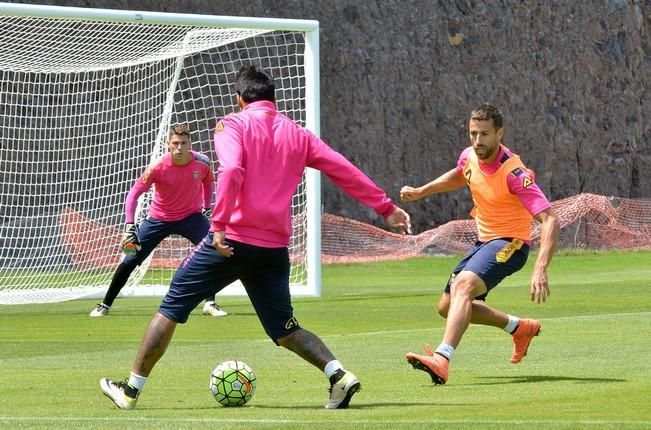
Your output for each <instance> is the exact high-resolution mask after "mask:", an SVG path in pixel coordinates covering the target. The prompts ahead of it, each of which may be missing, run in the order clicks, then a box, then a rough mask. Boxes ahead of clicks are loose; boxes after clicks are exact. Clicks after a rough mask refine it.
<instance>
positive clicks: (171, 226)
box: [122, 213, 210, 266]
mask: <svg viewBox="0 0 651 430" xmlns="http://www.w3.org/2000/svg"><path fill="white" fill-rule="evenodd" d="M209 229H210V224H209V223H208V220H207V219H206V218H205V217H204V216H203V215H201V213H196V214H192V215H190V216H188V217H186V218H183V219H182V220H179V221H161V220H158V219H155V218H151V217H147V218H145V219H144V220H142V222H141V223H140V225H139V226H138V239H140V246H141V248H140V251H138V252H137V253H136V255H132V256H126V257H124V260H122V263H126V264H132V265H134V266H138V265H139V264H140V263H142V262H143V261H145V259H146V258H147V257H149V254H151V253H152V251H153V250H154V248H156V247H157V246H158V244H160V243H161V242H162V241H163V239H165V238H167V237H168V236H171V235H173V234H178V235H180V236H183V237H185V238H186V239H188V240H189V241H190V242H192V244H193V245H197V244H198V243H199V242H201V239H203V238H204V237H205V236H206V234H208V230H209Z"/></svg>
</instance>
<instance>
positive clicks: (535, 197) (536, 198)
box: [456, 146, 551, 216]
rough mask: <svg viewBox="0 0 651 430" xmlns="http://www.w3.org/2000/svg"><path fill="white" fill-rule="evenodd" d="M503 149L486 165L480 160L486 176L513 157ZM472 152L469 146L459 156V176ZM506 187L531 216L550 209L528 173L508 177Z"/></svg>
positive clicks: (543, 195) (521, 172) (520, 172)
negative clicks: (505, 160)
mask: <svg viewBox="0 0 651 430" xmlns="http://www.w3.org/2000/svg"><path fill="white" fill-rule="evenodd" d="M505 149H506V148H504V147H501V148H500V153H499V154H498V155H497V158H496V159H495V161H493V162H492V163H488V164H486V163H483V162H481V160H480V161H479V166H480V168H481V170H482V172H484V173H485V174H487V175H492V174H493V173H495V172H497V170H498V169H499V168H500V166H501V165H502V163H503V162H504V159H505V158H506V159H508V158H509V157H511V156H512V155H514V154H513V153H512V152H511V151H508V150H506V151H505ZM472 150H473V149H472V146H469V147H468V148H466V149H464V150H463V152H462V153H461V155H460V156H459V160H458V161H457V167H456V169H457V173H458V174H459V175H461V176H463V168H464V166H465V165H466V162H467V161H468V154H469V153H470V151H472ZM525 181H527V186H524V185H523V184H524V183H525ZM507 185H508V187H509V191H510V192H511V194H514V195H515V196H517V197H518V199H519V200H520V202H521V203H522V206H524V207H525V208H526V209H527V211H529V213H530V214H531V216H536V215H537V214H539V213H540V212H542V211H544V210H545V209H547V208H549V207H551V204H550V203H549V201H548V200H547V197H545V194H544V193H543V192H542V190H541V189H540V187H538V184H536V182H535V179H534V177H533V175H532V174H531V173H530V172H529V171H526V170H524V169H522V171H519V172H517V175H516V174H512V175H508V176H507Z"/></svg>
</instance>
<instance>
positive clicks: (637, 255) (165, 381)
mask: <svg viewBox="0 0 651 430" xmlns="http://www.w3.org/2000/svg"><path fill="white" fill-rule="evenodd" d="M533 260H534V258H530V261H529V264H528V265H527V267H526V268H525V269H523V270H522V271H521V272H520V273H518V274H516V275H514V276H513V277H511V278H509V279H507V280H506V281H505V282H503V283H502V284H501V285H500V286H499V287H498V288H497V289H496V290H494V291H493V293H492V294H491V296H490V297H489V303H491V304H492V305H494V306H496V307H498V308H500V309H503V310H505V311H508V312H510V313H514V314H516V315H519V316H526V317H534V318H538V319H540V320H541V321H542V324H543V325H542V332H541V335H540V336H539V337H537V338H536V339H535V340H534V342H533V343H532V346H531V348H530V350H529V355H528V356H527V357H526V358H525V359H524V360H523V361H522V363H520V364H519V365H511V364H510V363H509V362H508V358H509V356H510V354H511V349H512V344H511V339H510V336H508V335H507V334H506V333H504V332H502V331H499V330H496V329H493V328H489V327H481V326H471V327H470V329H469V330H468V332H467V333H466V336H465V337H464V339H463V341H462V343H461V345H460V346H459V348H458V349H457V353H456V355H455V358H454V360H453V362H452V365H451V369H450V379H449V381H448V383H447V384H446V385H444V386H434V385H432V384H430V382H429V377H428V376H427V375H426V374H425V373H422V372H418V371H415V370H413V369H412V368H411V366H409V365H408V364H407V362H406V361H405V359H404V354H405V353H406V352H408V351H416V352H417V351H421V348H422V345H423V343H431V344H433V345H436V344H438V342H439V341H440V338H441V336H442V330H443V326H444V321H443V319H441V318H440V317H439V316H438V315H436V311H435V304H436V301H437V300H438V296H439V294H440V291H441V289H442V286H443V284H444V283H445V281H446V279H447V274H448V272H449V271H450V270H451V268H452V267H453V266H454V264H455V263H456V261H457V259H456V258H452V257H430V258H419V259H412V260H408V261H401V262H388V263H374V264H351V265H333V266H325V267H324V270H323V291H324V296H323V297H321V298H298V299H295V301H294V305H295V310H296V316H297V317H298V319H299V321H300V323H301V325H302V326H304V327H305V328H308V329H310V330H312V331H314V332H315V333H317V334H319V335H320V336H321V337H322V338H323V339H324V340H325V341H326V343H327V344H328V345H329V346H330V348H331V349H332V350H333V352H334V353H335V354H336V355H337V357H338V358H339V360H340V361H342V362H343V363H344V365H345V366H346V367H347V368H349V369H350V370H352V371H354V372H355V373H356V374H357V376H358V377H359V378H360V379H361V380H362V388H363V389H362V391H360V392H359V393H358V394H357V395H356V396H355V397H354V398H353V400H352V402H351V407H350V409H348V410H335V411H326V410H324V409H323V405H324V403H325V402H326V399H327V395H328V392H327V381H326V379H325V377H324V376H323V375H322V374H321V373H320V372H319V371H318V370H317V369H315V368H312V367H311V366H309V365H308V364H307V363H305V362H303V361H301V360H300V359H299V358H298V357H296V356H294V355H293V354H292V353H290V352H288V351H286V350H284V349H282V348H279V347H276V346H274V344H273V343H272V342H271V341H270V340H268V339H267V338H266V337H265V335H264V332H263V331H262V328H261V327H260V325H259V323H258V321H257V318H256V316H255V314H254V313H253V310H252V308H251V306H250V304H249V302H248V300H247V299H246V298H233V297H225V298H223V299H222V300H221V301H220V303H221V304H222V305H223V306H224V308H225V309H226V310H227V311H229V312H230V313H231V315H230V316H229V317H227V318H223V319H212V318H208V317H203V316H201V315H200V314H199V309H197V310H195V312H194V314H193V315H192V317H191V319H190V321H189V322H188V324H185V325H183V326H179V328H178V329H177V332H176V336H175V338H174V340H173V341H172V344H171V345H170V349H169V350H168V352H167V354H166V355H165V356H164V357H163V359H162V360H161V361H160V362H159V364H158V366H157V367H156V369H155V370H154V372H153V374H152V376H151V378H150V380H149V382H148V383H147V386H146V387H145V390H144V391H143V394H142V395H141V398H140V400H139V403H138V409H136V410H134V411H120V410H117V409H115V408H114V407H113V405H112V403H111V402H110V401H109V400H108V399H106V398H105V397H104V396H103V395H102V393H101V391H100V389H99V386H98V381H99V379H100V378H101V377H103V376H109V377H112V378H117V379H121V378H124V377H126V376H127V375H128V370H129V367H130V365H131V362H132V360H133V357H134V355H135V352H136V348H137V346H138V344H139V342H140V339H141V336H142V333H143V331H144V328H145V326H146V324H147V322H148V320H149V318H150V317H151V315H152V314H153V312H154V311H155V309H156V307H157V305H158V303H159V300H158V299H118V300H117V301H116V303H115V306H114V308H113V309H112V311H111V315H110V316H108V317H105V318H99V319H91V318H89V317H88V312H89V311H90V310H91V309H92V307H93V306H94V304H95V302H90V301H73V302H67V303H58V304H53V305H29V306H27V305H20V306H0V387H1V391H0V428H11V429H21V428H39V429H41V428H47V429H96V428H97V429H99V428H102V429H116V428H120V429H122V428H136V429H189V428H212V429H219V430H225V429H242V428H244V429H311V430H314V429H365V428H367V429H435V428H445V429H469V428H473V429H585V428H599V429H601V428H605V429H649V428H651V381H650V379H651V285H650V280H651V265H650V264H649V262H650V261H651V253H650V252H627V253H581V254H576V253H573V254H563V255H558V256H556V257H555V259H554V262H553V264H552V267H551V268H550V271H549V275H550V279H551V288H552V295H551V297H550V300H549V302H548V303H547V304H544V305H535V304H533V303H531V302H530V301H529V289H528V279H529V275H530V272H531V265H532V262H533ZM227 359H240V360H243V361H245V362H247V363H248V364H250V365H251V366H252V367H253V369H254V370H255V371H256V374H257V378H258V383H257V392H256V396H255V398H254V399H253V400H252V401H251V402H250V403H249V404H248V405H247V406H244V407H241V408H224V407H221V406H219V405H218V404H217V403H216V402H215V400H213V399H212V397H211V395H210V393H209V391H208V377H209V375H210V372H211V370H212V368H213V367H214V366H216V365H217V363H219V362H220V361H223V360H227Z"/></svg>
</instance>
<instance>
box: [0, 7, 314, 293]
mask: <svg viewBox="0 0 651 430" xmlns="http://www.w3.org/2000/svg"><path fill="white" fill-rule="evenodd" d="M244 63H255V64H259V65H261V66H262V67H264V68H265V70H267V71H268V72H270V73H271V75H272V76H273V78H274V80H275V83H276V98H277V105H278V109H279V111H281V112H283V113H285V114H287V115H288V116H289V117H290V118H292V119H294V120H295V121H297V122H298V123H299V124H301V125H303V126H306V127H307V128H309V129H311V130H312V131H314V132H316V133H318V131H319V130H318V108H317V106H318V78H319V76H318V23H316V22H315V21H302V20H274V19H255V18H234V17H218V16H199V15H181V14H165V13H147V12H128V11H109V10H101V9H81V8H64V7H54V6H30V5H18V4H0V125H1V128H0V133H1V134H2V146H3V147H2V151H0V172H1V179H0V304H14V303H37V302H53V301H62V300H70V299H76V298H84V297H103V295H104V293H105V291H106V289H107V287H108V284H109V282H110V279H111V277H112V275H113V270H114V269H115V267H116V266H117V265H118V264H119V262H120V259H121V258H122V255H121V253H120V250H119V241H120V237H121V234H122V232H123V230H124V200H125V197H126V195H127V193H128V191H129V189H130V188H131V186H132V185H133V183H134V182H135V181H136V180H137V178H138V177H139V176H140V174H141V173H142V171H143V170H144V169H145V167H146V166H147V165H148V164H149V162H150V161H151V160H153V159H155V158H156V157H159V156H161V155H162V154H164V153H165V152H166V151H167V146H166V143H165V142H166V139H167V135H168V130H169V127H170V125H171V124H174V123H187V124H189V126H190V130H191V140H192V149H193V150H195V151H198V152H202V153H203V154H205V155H207V156H208V157H210V159H211V160H213V163H215V158H216V157H215V155H214V149H213V145H212V134H213V130H214V127H215V125H216V123H217V121H218V120H219V119H221V118H222V117H224V116H225V115H227V114H228V113H230V112H233V111H236V109H237V106H236V105H235V97H234V93H233V92H232V87H233V81H234V77H235V74H236V72H237V71H238V70H239V68H240V66H241V65H242V64H244ZM215 167H216V166H215ZM319 188H320V187H319V177H318V173H316V172H314V171H312V170H308V171H307V172H306V174H305V175H304V178H303V181H302V182H301V184H300V185H299V187H298V189H297V191H296V193H295V195H294V198H293V223H294V234H293V236H292V240H291V245H290V255H291V259H292V270H291V288H292V292H293V293H294V294H303V295H318V294H320V268H319V264H320V258H319V250H320V247H319V238H320V230H319V206H320V203H319ZM151 197H152V195H151V192H150V193H147V194H145V195H144V196H142V198H141V199H140V201H139V204H138V210H137V213H136V219H142V218H143V217H144V216H145V215H146V213H147V210H148V206H149V202H150V199H151ZM190 249H191V243H190V242H188V241H187V240H185V239H184V238H182V237H180V236H179V237H177V236H171V237H170V238H168V239H167V240H165V241H164V242H163V243H162V244H161V245H159V247H158V248H157V249H156V250H155V251H154V252H153V253H152V255H151V256H150V258H149V259H148V260H147V261H145V262H144V263H143V264H142V265H141V266H140V267H139V268H138V269H137V270H136V271H135V272H134V273H133V274H132V275H131V278H130V280H129V283H128V284H127V286H126V287H125V288H124V289H123V290H122V294H123V295H162V294H164V293H165V291H166V290H167V288H168V286H169V282H170V279H171V276H172V274H173V272H174V270H175V269H176V267H177V266H178V264H179V262H180V260H181V259H182V258H183V257H185V255H187V253H188V252H189V250H190ZM242 292H243V289H242V288H241V286H239V287H238V286H237V285H233V286H229V287H228V288H227V289H226V290H225V293H226V294H239V293H242Z"/></svg>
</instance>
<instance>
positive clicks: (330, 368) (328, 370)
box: [323, 360, 343, 378]
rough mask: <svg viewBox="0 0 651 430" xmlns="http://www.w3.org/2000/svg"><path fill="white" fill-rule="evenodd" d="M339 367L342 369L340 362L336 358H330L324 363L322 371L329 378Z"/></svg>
mask: <svg viewBox="0 0 651 430" xmlns="http://www.w3.org/2000/svg"><path fill="white" fill-rule="evenodd" d="M339 369H343V366H342V365H341V363H340V362H339V361H337V360H332V361H330V362H328V364H326V365H325V369H323V373H325V375H326V376H327V377H328V378H329V377H331V376H332V375H334V373H335V372H336V371H337V370H339Z"/></svg>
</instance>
